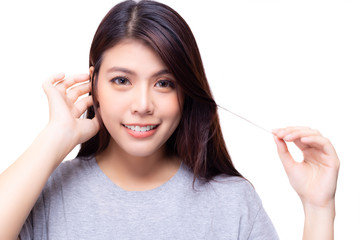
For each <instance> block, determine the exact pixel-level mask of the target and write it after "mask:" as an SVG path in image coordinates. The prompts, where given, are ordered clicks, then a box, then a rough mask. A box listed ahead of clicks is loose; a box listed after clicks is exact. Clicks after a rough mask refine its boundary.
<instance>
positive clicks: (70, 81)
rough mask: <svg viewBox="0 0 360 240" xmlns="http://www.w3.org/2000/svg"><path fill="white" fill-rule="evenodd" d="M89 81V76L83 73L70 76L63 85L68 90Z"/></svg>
mask: <svg viewBox="0 0 360 240" xmlns="http://www.w3.org/2000/svg"><path fill="white" fill-rule="evenodd" d="M89 79H90V77H89V74H87V73H83V74H78V75H73V76H70V77H68V78H66V79H65V80H64V81H63V82H62V83H61V84H62V85H63V86H64V87H65V88H66V89H67V88H69V87H71V86H73V85H74V84H76V83H81V82H85V81H88V80H89Z"/></svg>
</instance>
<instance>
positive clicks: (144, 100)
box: [131, 85, 154, 115]
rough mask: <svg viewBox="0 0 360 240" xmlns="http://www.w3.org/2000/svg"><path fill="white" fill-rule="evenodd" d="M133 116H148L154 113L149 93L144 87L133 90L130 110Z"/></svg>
mask: <svg viewBox="0 0 360 240" xmlns="http://www.w3.org/2000/svg"><path fill="white" fill-rule="evenodd" d="M131 111H132V113H133V114H140V115H149V114H152V113H153V111H154V104H153V99H152V96H151V91H150V89H149V88H148V87H146V86H141V85H140V86H137V87H135V88H134V95H133V102H132V109H131Z"/></svg>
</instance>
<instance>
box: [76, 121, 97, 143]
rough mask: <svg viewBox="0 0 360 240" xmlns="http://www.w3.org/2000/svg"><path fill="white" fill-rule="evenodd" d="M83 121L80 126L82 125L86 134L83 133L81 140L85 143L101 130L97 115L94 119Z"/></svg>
mask: <svg viewBox="0 0 360 240" xmlns="http://www.w3.org/2000/svg"><path fill="white" fill-rule="evenodd" d="M81 121H82V123H81V125H80V126H81V127H82V129H83V130H82V132H83V133H84V134H83V135H82V138H81V139H80V142H81V143H83V142H85V141H87V140H89V139H90V138H91V137H93V136H94V135H95V134H96V133H97V132H98V131H99V129H100V123H99V120H98V118H97V117H96V116H95V117H94V118H93V119H81Z"/></svg>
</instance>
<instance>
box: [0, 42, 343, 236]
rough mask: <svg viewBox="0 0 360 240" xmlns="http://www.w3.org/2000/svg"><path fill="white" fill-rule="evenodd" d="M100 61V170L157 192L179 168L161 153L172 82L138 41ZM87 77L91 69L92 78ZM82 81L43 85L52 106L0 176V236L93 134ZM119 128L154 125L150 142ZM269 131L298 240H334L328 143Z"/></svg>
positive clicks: (15, 225) (307, 134)
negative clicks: (105, 133) (294, 152)
mask: <svg viewBox="0 0 360 240" xmlns="http://www.w3.org/2000/svg"><path fill="white" fill-rule="evenodd" d="M136 56H137V57H136ZM103 64H104V65H102V66H101V69H100V72H99V84H98V100H99V103H100V109H99V110H100V111H99V112H100V115H101V116H98V117H101V118H102V120H103V121H104V124H105V125H106V127H107V128H108V130H109V132H110V133H111V140H110V144H109V147H108V148H107V149H106V150H105V151H104V152H103V153H101V154H99V155H98V156H96V160H97V162H98V164H99V166H100V168H101V169H102V170H103V171H104V173H105V174H106V175H108V176H109V178H110V179H111V180H113V181H114V183H116V184H117V185H119V186H120V187H122V188H124V189H126V190H129V191H142V190H148V189H152V188H154V187H157V186H159V185H161V184H163V183H164V182H166V181H167V180H168V179H169V178H171V176H173V175H174V174H175V172H176V171H177V169H178V168H179V164H180V160H179V159H177V158H176V157H175V156H168V155H166V154H165V151H164V143H165V142H166V140H167V139H168V138H169V136H170V135H171V133H172V132H173V131H174V130H175V128H176V126H177V124H178V123H179V120H180V117H181V116H180V112H181V111H180V110H181V99H182V96H178V95H177V94H178V93H177V91H175V90H174V89H173V88H167V86H168V85H167V84H166V83H165V85H164V82H162V81H161V84H160V83H159V81H160V80H164V79H165V80H169V81H174V79H173V77H172V76H171V75H169V74H168V73H164V74H160V75H158V76H156V77H154V73H157V72H159V71H160V70H163V69H164V64H163V63H162V62H161V60H160V59H159V58H158V56H157V55H156V54H155V53H154V52H153V51H152V50H151V49H149V48H147V47H146V46H144V45H142V44H141V43H139V42H136V41H130V42H129V41H127V42H122V43H121V44H118V45H116V46H115V47H114V48H113V49H110V50H108V52H106V53H105V55H104V62H103ZM113 65H115V66H117V67H123V68H127V69H128V70H129V69H130V70H131V72H132V74H129V73H126V75H127V77H128V80H129V82H130V84H129V83H128V82H126V81H125V82H124V81H122V80H121V81H119V79H118V80H116V81H115V82H114V81H112V82H111V81H109V80H111V79H113V78H114V77H118V75H123V73H124V72H119V71H117V72H115V73H114V72H111V73H109V71H108V69H109V68H112V67H113ZM92 73H93V69H92V68H90V75H91V74H92ZM88 81H89V75H88V74H81V75H76V76H72V77H69V78H65V76H64V74H58V75H55V76H52V77H50V78H49V79H48V80H47V81H45V82H44V84H43V89H44V91H45V93H46V95H47V97H48V102H49V108H50V111H49V113H50V116H49V122H48V124H47V125H46V127H45V128H44V129H43V131H42V132H41V133H40V134H39V135H38V137H37V138H36V139H35V140H34V142H33V143H32V144H31V145H30V147H29V148H28V149H27V150H26V151H25V152H24V153H23V154H22V155H21V156H20V157H19V159H17V160H16V161H15V162H14V163H13V164H12V165H11V166H10V167H9V168H8V169H6V170H5V171H4V172H3V173H2V174H1V175H0V196H2V197H1V198H0V212H1V215H0V239H16V238H17V237H18V234H19V232H20V230H21V227H22V225H23V223H24V222H25V220H26V218H27V216H28V214H29V212H30V211H31V209H32V207H33V206H34V204H35V202H36V200H37V198H38V196H39V194H40V193H41V190H42V189H43V187H44V185H45V183H46V181H47V179H48V178H49V177H50V175H51V174H52V172H53V171H54V170H55V169H56V167H57V166H58V165H59V164H60V163H61V162H62V161H63V159H64V158H65V157H66V155H67V154H68V153H69V152H70V151H71V150H72V149H73V148H74V147H75V146H76V145H78V144H80V143H82V142H84V141H86V140H88V139H90V138H91V137H92V136H94V135H95V134H96V133H97V132H98V130H99V121H98V117H95V118H94V119H91V120H90V119H83V118H80V116H81V115H82V114H83V113H84V112H85V110H86V109H87V108H88V107H89V106H91V105H92V104H93V102H92V98H91V97H89V96H85V97H83V98H81V99H79V97H80V96H82V95H84V94H87V93H89V92H90V90H91V89H90V84H89V82H88ZM121 83H126V84H121ZM178 99H180V102H179V100H178ZM124 123H125V124H132V123H136V124H140V123H146V124H149V123H151V124H156V125H157V124H160V125H159V126H158V129H157V130H156V133H155V134H154V135H152V136H151V137H149V138H148V139H133V138H132V137H131V136H129V135H128V132H127V130H126V129H125V128H124V127H123V126H122V124H124ZM273 134H274V139H275V143H276V145H277V149H278V153H279V156H280V159H281V161H282V163H283V165H284V168H285V171H286V173H287V175H288V177H289V180H290V183H291V185H292V186H293V188H294V189H295V191H296V192H297V193H298V194H299V196H300V198H301V201H302V203H303V206H304V211H305V225H304V236H303V239H317V240H318V239H333V222H334V217H335V191H336V181H337V174H338V170H339V159H338V157H337V155H336V152H335V150H334V148H333V146H332V145H331V143H330V141H329V140H328V139H326V138H325V137H323V136H322V135H321V134H320V133H319V132H318V131H316V130H313V129H310V128H305V127H288V128H283V129H277V130H274V131H273ZM123 139H124V140H126V141H122V140H123ZM286 142H294V143H295V144H296V145H297V146H298V147H299V148H300V149H301V150H302V152H303V154H304V160H303V161H302V162H301V163H297V162H295V161H294V160H293V158H292V156H291V154H290V153H289V151H288V149H287V147H286ZM9 182H10V183H12V184H11V185H10V184H8V183H9ZM29 182H31V184H29ZM4 196H6V197H4Z"/></svg>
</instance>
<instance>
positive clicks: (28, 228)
mask: <svg viewBox="0 0 360 240" xmlns="http://www.w3.org/2000/svg"><path fill="white" fill-rule="evenodd" d="M45 209H46V208H45V202H44V190H43V191H42V193H41V194H40V196H39V198H38V199H37V201H36V203H35V205H34V207H33V208H32V210H31V212H30V214H29V216H28V217H27V219H26V221H25V223H24V225H23V226H22V228H21V231H20V234H19V237H20V239H21V240H30V239H39V238H40V239H47V236H46V234H45V233H46V226H47V223H46V217H45V211H46V210H45Z"/></svg>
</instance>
